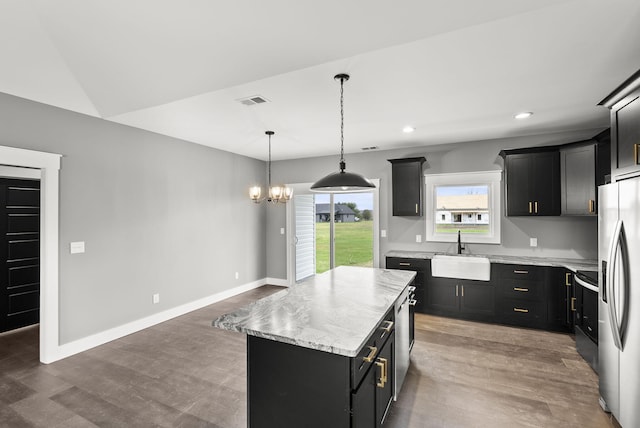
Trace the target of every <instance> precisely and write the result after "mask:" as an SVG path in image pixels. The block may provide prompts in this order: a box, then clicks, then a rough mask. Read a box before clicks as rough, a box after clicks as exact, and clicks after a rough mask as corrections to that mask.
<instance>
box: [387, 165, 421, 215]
mask: <svg viewBox="0 0 640 428" xmlns="http://www.w3.org/2000/svg"><path fill="white" fill-rule="evenodd" d="M426 160H427V159H425V158H424V157H417V158H404V159H389V162H391V186H392V194H393V196H392V201H393V215H395V216H407V217H420V216H422V210H423V207H422V201H423V196H422V194H423V191H422V190H423V182H424V177H423V175H422V165H423V164H424V163H425V161H426Z"/></svg>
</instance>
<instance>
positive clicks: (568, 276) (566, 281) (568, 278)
mask: <svg viewBox="0 0 640 428" xmlns="http://www.w3.org/2000/svg"><path fill="white" fill-rule="evenodd" d="M564 285H566V286H567V287H571V272H565V274H564Z"/></svg>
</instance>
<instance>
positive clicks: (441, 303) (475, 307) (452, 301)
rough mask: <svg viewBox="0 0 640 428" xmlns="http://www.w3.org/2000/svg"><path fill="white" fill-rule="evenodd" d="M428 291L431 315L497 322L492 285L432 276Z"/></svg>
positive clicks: (426, 303)
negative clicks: (495, 320)
mask: <svg viewBox="0 0 640 428" xmlns="http://www.w3.org/2000/svg"><path fill="white" fill-rule="evenodd" d="M425 291H426V301H425V308H426V311H427V313H430V314H434V315H445V316H457V317H460V318H465V319H474V320H480V321H493V318H494V315H495V309H494V308H495V297H494V287H493V284H491V283H490V282H484V281H470V280H460V279H453V278H439V277H433V276H429V277H428V279H427V283H426V286H425Z"/></svg>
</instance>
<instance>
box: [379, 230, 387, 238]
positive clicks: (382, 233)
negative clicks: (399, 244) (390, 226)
mask: <svg viewBox="0 0 640 428" xmlns="http://www.w3.org/2000/svg"><path fill="white" fill-rule="evenodd" d="M380 237H381V238H386V237H387V231H386V229H380Z"/></svg>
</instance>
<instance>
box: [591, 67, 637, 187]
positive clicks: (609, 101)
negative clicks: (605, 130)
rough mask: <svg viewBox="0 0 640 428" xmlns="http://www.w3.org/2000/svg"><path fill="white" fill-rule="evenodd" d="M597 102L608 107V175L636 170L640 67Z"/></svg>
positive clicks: (614, 176)
mask: <svg viewBox="0 0 640 428" xmlns="http://www.w3.org/2000/svg"><path fill="white" fill-rule="evenodd" d="M599 105H603V106H606V107H608V108H610V109H611V179H612V180H613V181H617V180H620V179H624V178H628V177H632V176H636V175H638V174H640V70H639V71H637V72H636V73H635V74H634V75H633V76H631V77H630V78H629V79H627V81H626V82H624V83H623V84H622V85H620V86H619V87H618V88H616V90H615V91H613V92H612V93H611V94H609V96H607V97H606V98H605V99H604V100H602V101H600V103H599Z"/></svg>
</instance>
